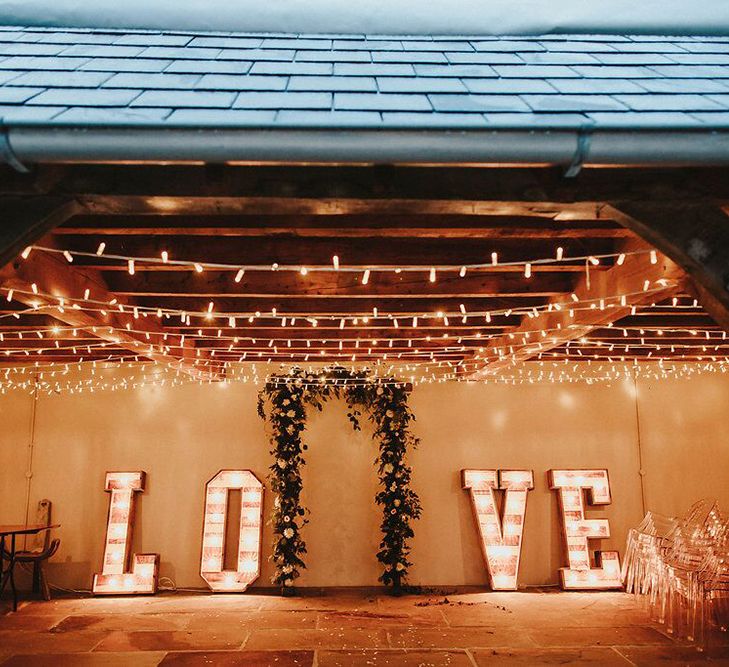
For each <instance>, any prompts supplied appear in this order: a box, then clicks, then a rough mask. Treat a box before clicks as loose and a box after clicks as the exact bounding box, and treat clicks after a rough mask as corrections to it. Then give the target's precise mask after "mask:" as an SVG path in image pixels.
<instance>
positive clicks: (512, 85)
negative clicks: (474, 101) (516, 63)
mask: <svg viewBox="0 0 729 667" xmlns="http://www.w3.org/2000/svg"><path fill="white" fill-rule="evenodd" d="M556 80H557V81H572V79H556ZM464 83H465V84H466V87H467V88H468V90H470V91H471V92H472V93H486V94H488V95H504V94H510V95H519V94H521V93H554V92H555V89H554V87H553V86H550V85H549V83H548V82H547V81H545V80H544V79H466V80H465V81H464Z"/></svg>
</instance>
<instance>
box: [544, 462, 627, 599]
mask: <svg viewBox="0 0 729 667" xmlns="http://www.w3.org/2000/svg"><path fill="white" fill-rule="evenodd" d="M548 477H549V487H550V488H551V489H557V490H558V491H559V501H560V508H561V513H562V532H563V536H564V541H565V545H566V548H567V561H568V563H569V567H563V568H560V571H559V573H560V578H561V581H562V588H564V589H565V590H581V589H609V588H622V580H621V577H620V561H619V558H618V552H617V551H603V552H600V551H597V552H595V561H596V563H597V564H598V567H596V568H593V567H591V564H590V551H589V544H588V541H587V540H588V538H590V539H606V538H608V537H610V524H609V522H608V521H607V519H589V520H588V519H585V505H584V499H583V495H584V491H583V490H584V489H587V490H588V491H589V492H590V494H591V504H593V505H609V504H610V502H611V497H610V481H609V479H608V471H607V470H550V471H549V473H548Z"/></svg>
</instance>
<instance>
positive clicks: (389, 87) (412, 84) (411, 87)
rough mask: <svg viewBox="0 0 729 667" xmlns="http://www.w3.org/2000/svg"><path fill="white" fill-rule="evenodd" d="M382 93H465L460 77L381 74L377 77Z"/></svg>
mask: <svg viewBox="0 0 729 667" xmlns="http://www.w3.org/2000/svg"><path fill="white" fill-rule="evenodd" d="M377 87H378V88H379V90H380V92H382V93H465V92H466V86H464V85H463V82H462V81H461V80H460V79H448V78H445V77H407V76H382V77H379V78H378V79H377Z"/></svg>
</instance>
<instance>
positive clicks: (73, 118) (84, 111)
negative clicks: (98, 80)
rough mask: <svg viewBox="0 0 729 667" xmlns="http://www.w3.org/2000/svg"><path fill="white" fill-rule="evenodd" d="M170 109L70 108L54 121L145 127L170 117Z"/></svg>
mask: <svg viewBox="0 0 729 667" xmlns="http://www.w3.org/2000/svg"><path fill="white" fill-rule="evenodd" d="M171 111H172V110H171V109H129V108H127V107H122V108H119V107H108V108H104V109H98V108H94V107H71V108H70V109H67V110H66V111H64V112H63V113H61V114H60V115H58V116H57V117H56V118H55V119H54V121H55V122H58V123H68V124H74V125H75V124H78V123H91V124H104V125H147V124H148V123H149V122H150V121H161V120H164V118H165V117H167V116H169V115H170V112H171Z"/></svg>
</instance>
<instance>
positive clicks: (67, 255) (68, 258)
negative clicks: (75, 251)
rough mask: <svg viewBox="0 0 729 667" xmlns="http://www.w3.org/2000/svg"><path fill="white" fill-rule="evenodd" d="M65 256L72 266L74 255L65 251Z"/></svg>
mask: <svg viewBox="0 0 729 667" xmlns="http://www.w3.org/2000/svg"><path fill="white" fill-rule="evenodd" d="M63 256H64V257H65V258H66V261H67V262H68V263H69V264H72V263H73V255H72V254H71V253H70V252H68V250H64V251H63Z"/></svg>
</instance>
